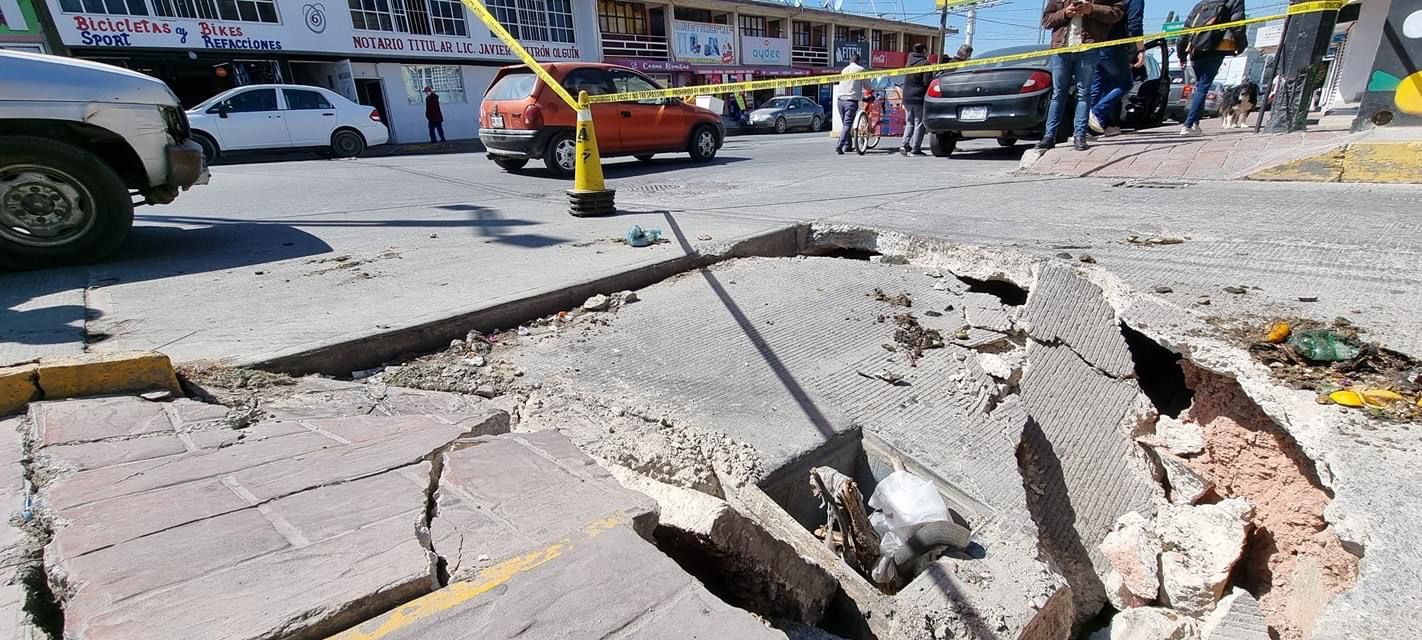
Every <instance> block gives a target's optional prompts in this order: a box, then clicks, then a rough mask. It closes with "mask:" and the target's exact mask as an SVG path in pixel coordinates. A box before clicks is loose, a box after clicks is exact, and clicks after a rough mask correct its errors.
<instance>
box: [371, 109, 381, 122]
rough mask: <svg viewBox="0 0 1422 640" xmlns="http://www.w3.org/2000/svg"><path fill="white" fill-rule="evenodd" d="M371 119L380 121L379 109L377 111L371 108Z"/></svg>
mask: <svg viewBox="0 0 1422 640" xmlns="http://www.w3.org/2000/svg"><path fill="white" fill-rule="evenodd" d="M370 119H371V120H374V121H376V122H380V112H379V111H376V110H375V109H371V110H370Z"/></svg>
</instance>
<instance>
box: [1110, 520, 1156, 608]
mask: <svg viewBox="0 0 1422 640" xmlns="http://www.w3.org/2000/svg"><path fill="white" fill-rule="evenodd" d="M1098 548H1099V549H1100V550H1101V554H1102V555H1104V556H1105V557H1106V561H1107V562H1109V563H1111V569H1112V570H1113V571H1115V573H1116V575H1117V577H1118V578H1119V579H1120V582H1121V586H1123V587H1124V588H1125V589H1126V590H1127V591H1128V592H1129V593H1130V594H1131V595H1132V596H1134V601H1135V602H1138V603H1140V604H1135V605H1128V606H1141V605H1142V604H1144V603H1147V602H1152V601H1154V600H1155V599H1156V598H1157V597H1159V595H1160V571H1159V565H1160V539H1159V538H1157V537H1156V535H1155V524H1154V523H1153V522H1151V521H1149V520H1147V519H1146V518H1145V516H1142V515H1141V514H1139V513H1136V512H1134V511H1132V512H1130V513H1126V514H1124V515H1122V516H1121V517H1120V518H1117V519H1116V526H1115V528H1114V529H1112V530H1111V532H1110V533H1108V534H1106V538H1105V539H1103V540H1102V541H1101V544H1100V545H1098ZM1110 593H1111V590H1110V589H1108V590H1107V594H1108V595H1109V594H1110ZM1113 604H1115V606H1116V607H1117V608H1118V609H1125V608H1127V606H1123V605H1122V604H1117V603H1113Z"/></svg>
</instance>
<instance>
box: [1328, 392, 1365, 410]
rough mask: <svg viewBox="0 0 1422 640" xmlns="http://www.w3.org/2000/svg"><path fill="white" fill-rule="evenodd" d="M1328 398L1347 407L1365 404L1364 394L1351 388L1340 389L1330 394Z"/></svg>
mask: <svg viewBox="0 0 1422 640" xmlns="http://www.w3.org/2000/svg"><path fill="white" fill-rule="evenodd" d="M1328 399H1329V400H1332V401H1333V403H1334V404H1341V405H1343V406H1345V407H1361V406H1363V395H1362V394H1360V393H1358V392H1357V391H1353V390H1351V389H1340V390H1338V391H1334V392H1333V393H1330V394H1328Z"/></svg>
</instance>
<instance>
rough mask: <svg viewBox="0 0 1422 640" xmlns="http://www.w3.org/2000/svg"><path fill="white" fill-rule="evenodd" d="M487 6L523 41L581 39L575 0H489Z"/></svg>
mask: <svg viewBox="0 0 1422 640" xmlns="http://www.w3.org/2000/svg"><path fill="white" fill-rule="evenodd" d="M487 6H488V8H489V10H490V11H491V12H492V13H493V14H494V17H496V18H498V19H499V22H500V23H501V24H503V25H504V28H505V29H508V30H509V33H510V34H513V36H514V37H515V38H518V39H519V40H533V41H538V42H575V41H576V40H577V38H576V37H575V35H574V31H573V0H489V1H488V3H487Z"/></svg>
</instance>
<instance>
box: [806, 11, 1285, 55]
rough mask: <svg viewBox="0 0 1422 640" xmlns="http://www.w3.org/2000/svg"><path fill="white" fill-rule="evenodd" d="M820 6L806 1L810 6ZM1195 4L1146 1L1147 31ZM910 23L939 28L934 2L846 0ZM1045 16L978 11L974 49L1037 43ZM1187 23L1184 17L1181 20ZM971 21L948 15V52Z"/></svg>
mask: <svg viewBox="0 0 1422 640" xmlns="http://www.w3.org/2000/svg"><path fill="white" fill-rule="evenodd" d="M812 3H813V4H818V2H816V1H815V0H806V2H805V4H806V5H812ZM1194 4H1195V0H1146V11H1145V31H1146V33H1154V32H1157V31H1160V25H1161V24H1162V23H1164V22H1165V17H1166V14H1168V13H1170V12H1171V11H1172V10H1173V11H1175V12H1176V13H1177V14H1180V15H1181V16H1183V15H1184V14H1187V13H1189V12H1190V7H1192V6H1194ZM900 5H902V7H903V13H904V14H905V15H906V16H907V18H908V20H909V21H910V22H918V23H922V24H931V25H934V26H937V25H938V14H937V13H936V12H935V11H934V8H933V5H934V2H933V0H901V2H900V1H899V0H845V2H844V7H843V10H844V11H846V12H849V13H862V14H873V13H876V12H877V13H881V14H884V17H885V18H900V17H902V16H901V15H900V14H899V7H900ZM1287 6H1288V2H1287V0H1246V4H1245V7H1246V11H1247V12H1248V15H1249V16H1250V17H1255V16H1263V15H1269V14H1272V13H1279V12H1281V11H1283V10H1284V9H1285V8H1286V7H1287ZM1041 16H1042V1H1041V0H1007V2H1005V3H1004V4H1001V5H998V6H995V7H989V8H986V9H979V10H978V27H977V34H976V35H975V36H973V48H974V49H975V50H976V51H977V53H978V54H983V53H987V52H988V51H991V50H993V49H998V48H1001V47H1010V46H1013V45H1019V44H1035V43H1036V42H1037V32H1038V24H1039V23H1040V21H1041ZM1181 19H1183V17H1182V18H1181ZM966 22H967V19H966V18H965V17H964V16H963V15H961V13H957V14H955V13H952V12H950V13H949V14H948V24H949V25H951V26H955V27H957V28H958V30H959V34H958V35H956V36H948V51H953V50H956V49H957V48H958V45H960V44H962V43H963V34H962V31H963V30H964V26H965V23H966Z"/></svg>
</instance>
